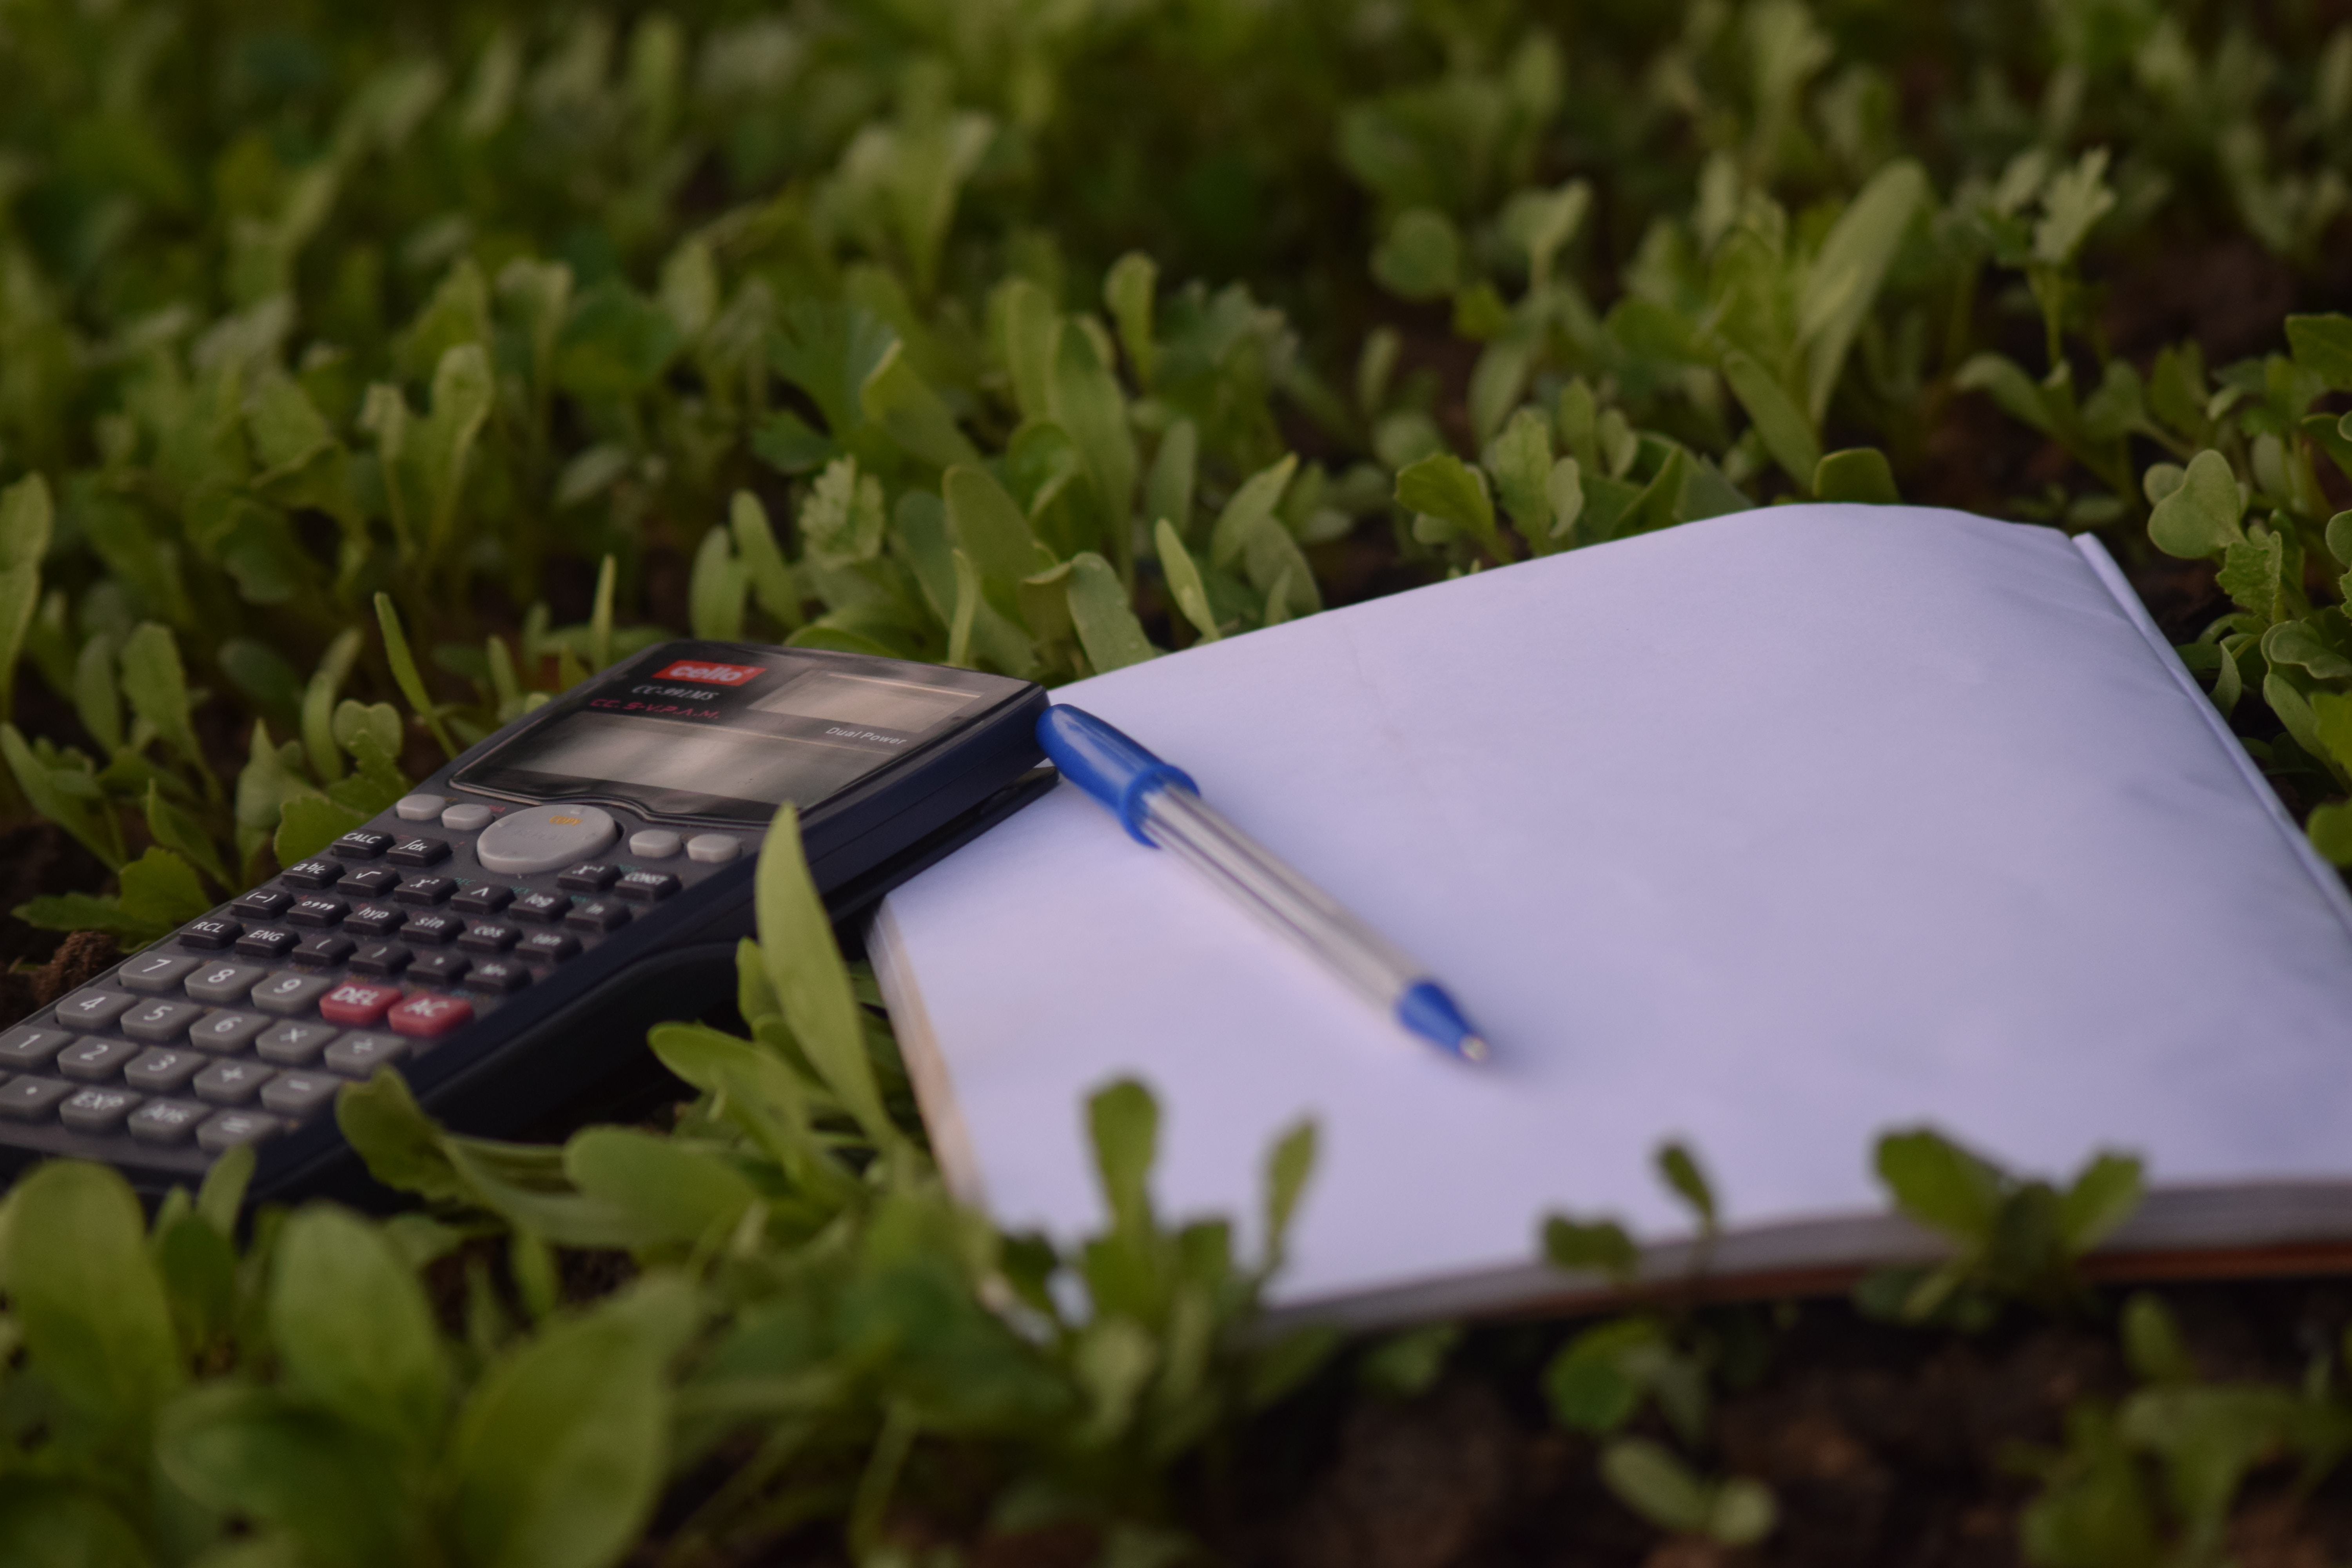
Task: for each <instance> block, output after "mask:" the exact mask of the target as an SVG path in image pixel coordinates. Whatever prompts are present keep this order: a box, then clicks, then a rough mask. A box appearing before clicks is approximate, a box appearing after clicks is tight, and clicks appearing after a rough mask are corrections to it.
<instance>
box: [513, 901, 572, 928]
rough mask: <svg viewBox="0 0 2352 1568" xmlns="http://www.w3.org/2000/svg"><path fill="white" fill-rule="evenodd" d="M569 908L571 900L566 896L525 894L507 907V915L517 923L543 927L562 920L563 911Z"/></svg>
mask: <svg viewBox="0 0 2352 1568" xmlns="http://www.w3.org/2000/svg"><path fill="white" fill-rule="evenodd" d="M571 907H572V900H571V897H570V896H569V895H568V894H564V893H525V894H524V895H523V896H522V897H520V898H519V899H517V900H515V901H514V902H513V903H511V904H509V905H508V906H507V913H508V914H509V915H511V916H513V917H514V918H515V919H516V920H519V921H537V922H538V923H540V924H541V925H545V924H547V923H548V922H549V921H559V920H562V918H563V911H564V910H568V909H570V908H571Z"/></svg>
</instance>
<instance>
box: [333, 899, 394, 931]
mask: <svg viewBox="0 0 2352 1568" xmlns="http://www.w3.org/2000/svg"><path fill="white" fill-rule="evenodd" d="M407 923H408V911H407V910H396V909H394V908H393V907H392V906H391V905H390V904H362V905H361V906H360V907H359V908H357V909H355V910H352V912H351V913H350V914H348V915H345V916H344V917H343V929H344V930H345V931H349V932H351V933H352V935H353V936H390V935H391V934H392V933H393V932H394V931H398V930H399V929H400V928H401V927H402V926H404V925H406V924H407Z"/></svg>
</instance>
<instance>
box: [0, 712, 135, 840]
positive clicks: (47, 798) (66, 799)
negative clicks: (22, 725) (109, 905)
mask: <svg viewBox="0 0 2352 1568" xmlns="http://www.w3.org/2000/svg"><path fill="white" fill-rule="evenodd" d="M0 758H5V760H6V762H7V763H8V771H9V773H11V774H12V775H14V776H15V778H16V787H17V788H18V789H20V790H23V791H24V792H25V798H26V801H28V802H30V803H31V805H32V807H33V809H34V810H35V811H37V812H38V813H39V814H40V815H41V816H45V817H47V819H48V820H50V821H51V822H54V823H56V824H57V825H58V826H59V827H62V828H64V829H65V830H66V831H67V832H68V833H70V834H71V835H73V837H75V838H77V839H79V841H80V842H81V844H82V846H83V847H85V848H87V849H89V852H90V853H91V854H93V855H95V856H97V857H98V858H99V859H100V860H101V861H103V862H104V863H105V864H106V865H107V866H109V867H119V866H121V864H122V859H123V854H122V829H121V827H120V826H118V825H117V824H116V822H115V820H114V814H113V813H112V812H110V811H108V810H105V809H104V808H103V807H102V806H100V805H98V804H97V803H96V802H95V801H94V800H93V799H92V798H91V796H92V795H94V794H95V790H94V788H82V789H76V788H73V787H71V786H72V785H73V784H75V783H76V782H77V775H76V773H75V772H74V770H70V769H63V768H56V769H53V768H51V767H50V766H49V765H48V764H47V763H45V762H43V761H42V759H41V757H40V754H39V753H38V752H35V751H34V749H33V748H32V747H31V746H29V745H27V744H26V742H25V737H24V736H23V734H22V733H20V732H19V731H17V729H16V725H14V724H10V723H6V722H5V721H0ZM88 780H89V774H87V773H80V774H79V782H81V783H83V784H87V782H88Z"/></svg>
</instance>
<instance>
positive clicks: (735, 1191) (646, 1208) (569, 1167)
mask: <svg viewBox="0 0 2352 1568" xmlns="http://www.w3.org/2000/svg"><path fill="white" fill-rule="evenodd" d="M563 1169H564V1173H565V1174H567V1175H569V1176H570V1177H571V1178H572V1182H573V1184H576V1185H577V1186H578V1187H579V1188H580V1190H581V1191H582V1192H583V1193H586V1194H588V1195H589V1196H591V1197H594V1198H601V1199H602V1200H604V1202H605V1203H608V1204H611V1205H614V1207H615V1208H619V1209H622V1210H625V1211H626V1212H627V1213H628V1214H629V1215H631V1216H632V1217H633V1218H635V1219H636V1220H638V1221H639V1222H641V1223H642V1224H643V1225H644V1226H646V1229H647V1230H648V1231H650V1232H652V1233H654V1234H656V1235H658V1236H659V1237H662V1238H663V1239H665V1240H667V1241H673V1242H680V1243H688V1244H691V1243H694V1242H697V1241H700V1240H703V1239H705V1238H707V1237H710V1236H711V1235H712V1234H714V1233H718V1234H722V1235H723V1234H725V1233H726V1232H728V1231H731V1230H732V1229H733V1228H734V1227H735V1226H736V1225H737V1224H738V1223H739V1222H740V1220H741V1219H742V1217H743V1211H744V1210H746V1209H748V1208H750V1207H751V1205H754V1204H756V1203H758V1202H759V1199H760V1194H759V1193H758V1192H757V1191H756V1190H755V1189H754V1188H753V1187H752V1185H751V1183H750V1182H749V1181H747V1180H746V1179H745V1178H744V1177H743V1175H742V1174H741V1173H740V1172H738V1171H737V1170H736V1169H735V1168H734V1167H733V1166H732V1165H730V1164H729V1163H727V1162H726V1161H724V1160H722V1159H720V1158H719V1156H718V1155H717V1154H715V1153H713V1152H709V1151H707V1150H702V1149H697V1148H692V1147H689V1146H688V1145H687V1144H685V1143H683V1142H679V1141H677V1140H676V1139H671V1138H657V1137H655V1136H654V1135H653V1134H651V1133H647V1132H639V1131H635V1130H634V1129H631V1128H625V1127H591V1128H589V1129H587V1130H586V1131H582V1132H577V1133H574V1134H573V1135H572V1140H571V1142H567V1143H566V1144H565V1145H564V1146H563Z"/></svg>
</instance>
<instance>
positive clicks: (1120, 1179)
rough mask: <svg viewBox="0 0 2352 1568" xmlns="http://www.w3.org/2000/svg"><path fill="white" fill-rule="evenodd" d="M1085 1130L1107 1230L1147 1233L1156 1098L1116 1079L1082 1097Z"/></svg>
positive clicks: (1156, 1147) (1155, 1154) (1156, 1149)
mask: <svg viewBox="0 0 2352 1568" xmlns="http://www.w3.org/2000/svg"><path fill="white" fill-rule="evenodd" d="M1087 1139H1088V1142H1089V1143H1090V1144H1091V1146H1092V1147H1093V1150H1094V1156H1095V1173H1096V1175H1097V1178H1098V1179H1099V1180H1100V1182H1101V1184H1102V1193H1103V1202H1104V1204H1105V1205H1106V1206H1107V1207H1108V1208H1109V1210H1110V1216H1111V1228H1112V1229H1113V1231H1114V1232H1118V1233H1125V1234H1128V1235H1143V1234H1148V1233H1149V1232H1150V1231H1151V1230H1152V1228H1153V1221H1152V1217H1151V1194H1150V1180H1151V1167H1152V1165H1153V1164H1154V1163H1156V1162H1157V1161H1158V1159H1159V1157H1160V1106H1159V1103H1158V1101H1156V1100H1153V1099H1152V1098H1151V1091H1150V1089H1146V1088H1144V1087H1143V1085H1141V1084H1140V1083H1138V1082H1137V1081H1136V1080H1134V1079H1120V1080H1119V1081H1118V1082H1117V1083H1113V1084H1110V1085H1108V1087H1106V1088H1103V1089H1097V1090H1096V1091H1095V1092H1094V1093H1093V1094H1091V1095H1089V1096H1087Z"/></svg>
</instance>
